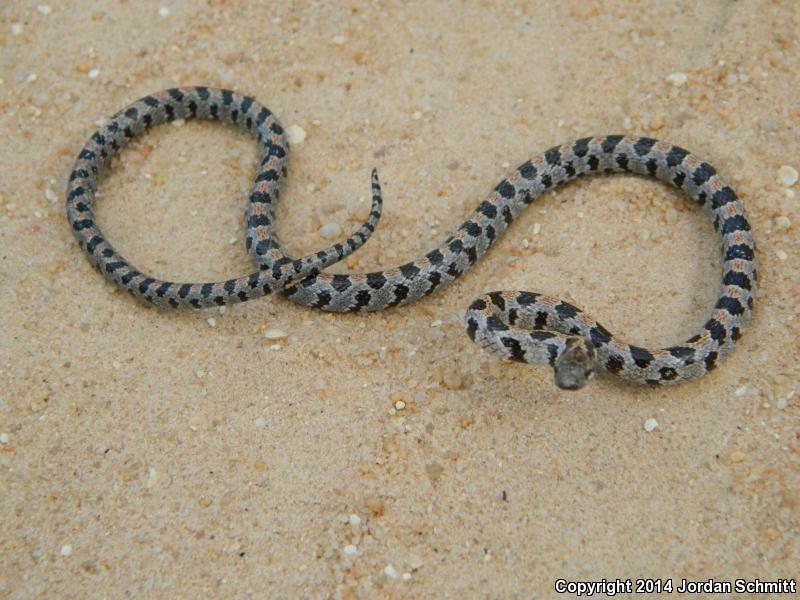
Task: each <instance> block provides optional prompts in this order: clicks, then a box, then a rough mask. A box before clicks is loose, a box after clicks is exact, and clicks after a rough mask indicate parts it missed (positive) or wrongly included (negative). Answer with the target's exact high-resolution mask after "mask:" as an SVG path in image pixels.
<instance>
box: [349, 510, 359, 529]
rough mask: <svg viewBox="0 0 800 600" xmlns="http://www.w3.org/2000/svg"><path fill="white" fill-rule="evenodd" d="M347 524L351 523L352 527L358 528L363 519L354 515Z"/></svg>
mask: <svg viewBox="0 0 800 600" xmlns="http://www.w3.org/2000/svg"><path fill="white" fill-rule="evenodd" d="M347 522H348V523H350V525H352V526H353V527H358V526H359V525H361V517H359V516H358V515H357V514H355V513H354V514H352V515H350V516H349V517H347Z"/></svg>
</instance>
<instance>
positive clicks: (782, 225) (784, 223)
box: [775, 215, 792, 231]
mask: <svg viewBox="0 0 800 600" xmlns="http://www.w3.org/2000/svg"><path fill="white" fill-rule="evenodd" d="M791 226H792V222H791V221H790V220H789V217H786V216H784V215H781V216H780V217H778V218H777V219H775V228H776V229H778V230H779V231H780V230H782V229H789V227H791Z"/></svg>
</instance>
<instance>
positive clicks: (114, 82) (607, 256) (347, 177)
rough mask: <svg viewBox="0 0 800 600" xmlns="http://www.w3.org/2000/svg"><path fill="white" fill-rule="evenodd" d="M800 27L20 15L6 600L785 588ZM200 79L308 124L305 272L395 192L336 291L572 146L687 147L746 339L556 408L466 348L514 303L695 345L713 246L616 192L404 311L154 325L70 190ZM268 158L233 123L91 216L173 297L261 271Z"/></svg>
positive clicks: (636, 14) (169, 152) (645, 340)
mask: <svg viewBox="0 0 800 600" xmlns="http://www.w3.org/2000/svg"><path fill="white" fill-rule="evenodd" d="M37 6H38V7H37ZM48 9H49V10H48ZM799 30H800V10H798V6H797V4H796V3H794V2H792V1H791V0H786V1H784V2H777V1H776V2H767V1H764V2H758V1H752V0H742V1H739V2H723V1H708V2H699V3H698V2H688V1H687V2H650V3H647V4H646V5H645V4H641V3H633V2H631V3H625V2H612V3H603V4H602V5H600V3H590V2H584V1H575V2H560V3H551V2H540V3H537V4H533V3H531V4H530V5H529V4H527V3H523V2H515V3H507V4H505V3H490V2H474V3H473V2H465V3H460V4H457V3H448V2H420V3H418V4H416V5H415V6H413V7H410V6H408V5H407V4H406V3H403V2H384V1H375V2H370V3H363V4H362V3H357V2H352V3H348V4H347V5H346V6H336V5H334V4H325V3H308V4H307V3H304V2H282V3H267V2H240V1H236V0H229V1H224V2H212V1H208V2H203V3H200V2H190V1H188V0H187V1H178V0H163V1H162V2H160V3H159V2H140V1H139V0H137V1H136V2H134V1H132V0H129V1H125V0H116V1H114V0H103V1H97V2H89V1H88V0H80V1H74V2H66V1H63V2H62V1H56V0H51V1H50V4H49V6H41V5H37V2H20V1H13V0H12V1H10V2H8V1H7V2H3V3H2V5H0V79H2V82H1V85H0V109H1V110H0V131H2V137H3V144H2V147H1V148H0V162H1V163H2V165H3V168H2V171H0V194H1V195H0V236H1V239H2V257H1V260H0V302H1V303H2V306H3V311H2V313H0V433H2V437H0V441H1V442H2V443H0V490H1V492H0V597H1V598H44V597H97V598H106V597H124V596H133V597H169V598H181V597H186V598H195V597H199V596H206V597H233V596H239V597H245V596H262V597H263V596H265V595H271V596H276V597H277V596H281V597H311V598H322V597H342V598H354V597H364V598H366V597H439V598H459V597H486V598H534V597H549V596H551V595H552V594H553V587H552V586H553V583H554V581H555V580H556V579H558V578H565V579H570V580H586V579H600V578H603V577H605V578H615V577H619V578H637V577H660V578H667V577H670V578H673V581H674V582H675V585H677V583H678V582H679V581H680V579H681V578H691V579H706V578H710V577H713V578H715V579H722V580H731V579H733V578H737V577H753V578H754V577H758V578H761V579H777V578H782V577H783V578H791V577H795V578H796V577H797V576H798V564H800V548H799V546H800V541H799V540H798V534H797V531H798V527H800V460H799V459H800V439H798V437H799V436H800V421H799V420H798V416H800V397H799V396H798V395H797V393H798V388H800V382H798V375H797V372H798V370H797V362H798V359H800V350H799V346H798V333H799V332H800V319H798V303H800V277H799V276H798V272H797V264H798V256H799V254H800V244H798V235H797V231H798V226H800V210H799V209H798V206H800V197H799V196H798V195H797V194H800V185H798V184H795V185H794V187H793V188H787V187H786V186H784V185H782V184H781V183H780V181H779V178H778V170H779V168H780V167H781V166H782V165H788V166H792V167H794V168H795V169H800V136H799V135H798V125H800V76H798V73H800V47H799V45H798V44H800V42H799V41H798V31H799ZM677 73H683V74H685V75H686V81H685V83H682V82H681V77H680V75H674V74H677ZM670 75H673V76H672V77H670ZM681 83H682V85H681ZM191 84H206V85H215V86H227V87H231V88H234V89H236V90H239V91H242V92H247V93H250V94H252V95H254V96H256V97H257V98H258V99H259V100H260V101H261V102H263V103H264V104H266V105H267V106H269V107H270V108H271V109H272V110H273V111H275V112H276V113H277V114H278V115H279V116H280V117H281V119H282V121H283V123H284V125H286V126H291V125H297V126H299V127H302V128H303V129H304V130H305V132H306V134H307V136H306V139H305V140H304V141H303V142H302V143H298V144H295V145H294V147H293V154H292V165H291V167H290V172H289V181H288V184H287V188H286V190H285V193H284V195H283V197H282V206H281V208H280V210H279V230H280V233H281V236H282V239H284V240H285V241H286V244H287V246H288V248H289V249H290V250H291V251H292V252H293V253H295V254H297V255H299V254H300V253H302V252H305V251H311V250H314V249H318V248H320V247H322V246H324V245H327V244H328V243H329V241H328V240H324V239H322V238H321V237H320V235H319V233H318V231H319V229H320V227H321V226H322V225H324V224H326V223H330V222H334V223H337V224H338V225H340V226H341V227H343V228H344V229H350V228H353V227H354V226H355V224H356V222H357V221H358V220H359V219H360V218H361V217H363V216H364V215H366V213H367V211H368V201H367V196H368V191H369V172H370V169H371V168H372V167H373V166H377V167H378V168H379V169H380V172H381V175H382V180H383V185H384V192H385V196H386V201H387V205H386V209H385V216H384V218H383V221H382V223H381V225H380V228H379V231H378V232H377V233H376V234H375V236H374V238H373V239H372V240H371V241H370V242H369V243H368V244H367V245H366V246H365V247H364V248H363V249H362V250H360V251H359V252H358V253H357V254H356V255H355V256H353V257H352V259H351V260H350V261H348V262H347V264H342V265H337V268H335V269H333V270H334V271H339V272H341V271H345V270H354V271H359V270H365V269H372V268H376V267H389V266H392V265H395V264H399V263H400V262H401V261H405V260H407V259H411V258H413V257H415V256H416V255H418V254H420V253H422V252H424V251H427V250H429V249H430V248H432V247H433V246H434V245H435V244H436V243H438V242H439V241H441V240H442V239H443V238H444V237H445V236H446V234H447V232H448V231H449V230H451V229H454V228H455V227H456V226H457V225H459V224H460V223H461V221H462V219H463V217H464V216H465V215H466V214H467V213H468V212H469V211H470V210H471V209H472V208H473V207H474V206H475V205H476V204H477V202H478V201H479V200H480V199H481V198H482V196H483V195H484V194H485V193H487V192H488V191H489V190H491V188H492V187H493V186H494V185H495V183H496V182H497V181H499V179H500V178H501V177H502V176H503V175H505V174H506V173H507V172H508V171H509V167H510V166H514V165H516V164H518V163H521V162H523V161H524V160H525V159H527V158H528V156H530V155H532V154H533V153H535V152H538V151H541V150H543V149H545V148H548V147H550V146H552V145H554V144H556V143H560V142H564V141H569V140H571V139H574V138H577V137H581V136H585V135H593V134H606V133H616V132H630V133H637V134H647V135H652V136H655V137H659V138H662V139H666V140H669V141H672V142H674V143H677V144H680V145H681V146H684V147H686V148H689V149H691V150H692V151H693V152H695V153H696V154H698V155H699V156H701V157H703V158H704V159H706V160H708V161H709V162H711V163H712V164H713V165H715V166H716V167H717V169H718V170H719V171H720V172H721V173H722V174H723V175H724V176H725V177H727V178H728V179H729V180H731V181H732V183H733V184H734V186H735V188H736V190H737V191H738V193H739V195H740V196H741V197H742V198H743V200H744V201H745V204H746V207H747V209H748V216H749V218H750V220H751V224H752V226H753V229H754V232H755V234H756V238H757V241H758V244H759V250H760V253H759V257H758V259H759V262H760V275H761V288H760V292H759V297H758V300H757V303H756V312H755V316H754V318H753V320H752V322H751V325H750V328H749V330H748V331H747V333H746V335H745V336H744V337H743V339H742V341H741V342H740V343H739V346H738V348H737V349H736V351H735V352H734V353H733V354H732V355H731V356H730V358H729V359H728V360H727V361H725V362H724V363H723V364H722V365H721V366H720V368H719V369H717V370H716V371H714V372H713V373H711V374H710V375H708V376H706V377H704V378H702V379H701V380H698V381H696V382H693V383H690V384H687V385H684V386H680V387H672V388H658V389H652V388H646V389H645V388H640V387H636V386H631V385H623V384H620V383H619V382H618V381H616V380H614V379H612V378H609V377H602V378H600V379H599V380H597V381H595V382H593V383H592V384H591V385H590V386H588V387H587V388H585V389H584V390H582V391H580V392H577V393H564V392H560V391H558V390H557V389H556V388H555V387H554V386H553V383H552V374H551V373H550V372H548V370H546V369H543V368H531V367H525V366H521V365H504V364H501V363H500V362H498V361H496V360H495V359H494V358H492V357H491V356H488V355H485V354H484V353H482V352H481V351H480V349H479V348H477V347H476V346H474V345H472V344H470V342H469V340H468V339H467V337H466V336H465V335H464V334H463V332H462V328H461V324H460V321H461V315H462V314H463V310H464V308H465V306H466V305H467V303H468V302H469V300H470V299H471V298H472V297H474V296H476V295H477V294H479V293H481V292H483V291H487V290H492V289H503V288H511V289H514V288H521V289H531V290H540V291H547V292H550V293H553V294H558V295H561V296H564V297H566V298H568V299H571V300H572V301H574V302H575V303H577V304H578V305H579V306H582V307H584V308H585V309H586V310H587V311H589V312H590V313H592V314H593V315H594V316H596V317H597V318H599V319H600V320H601V321H602V322H603V323H604V324H605V325H606V326H607V327H608V328H609V329H611V330H612V331H614V332H615V333H616V334H618V335H621V336H622V337H624V338H626V339H629V340H631V341H633V342H636V343H640V344H647V345H651V346H656V347H658V346H659V345H662V346H663V345H669V344H673V343H677V342H680V341H681V340H683V339H685V338H686V337H688V336H689V335H691V334H693V333H694V330H695V329H697V328H698V327H699V325H700V324H701V323H702V322H703V321H704V320H705V318H706V315H707V313H708V311H709V310H710V307H711V306H712V305H713V303H714V300H715V298H716V294H717V289H718V285H719V271H720V264H721V263H720V260H719V257H718V242H717V240H716V237H715V236H714V235H713V229H712V227H711V225H710V223H708V221H707V219H706V218H705V215H704V214H702V213H701V212H700V211H699V210H697V209H695V208H694V207H693V206H690V205H689V204H690V203H689V202H687V200H686V198H684V197H682V196H681V195H680V194H678V193H677V192H675V191H672V190H670V189H667V187H666V186H663V185H661V184H658V183H655V182H652V181H647V180H643V179H637V178H633V177H624V176H614V177H598V178H594V179H587V180H582V181H580V182H578V183H576V184H572V185H570V186H568V187H566V188H563V189H560V190H557V191H555V192H553V193H549V194H547V195H546V196H544V197H543V198H542V199H540V201H539V202H537V203H536V204H535V205H534V206H533V207H531V208H530V209H529V210H528V211H527V212H526V213H525V214H524V215H523V216H522V217H521V218H520V219H519V221H518V222H517V223H516V224H514V226H513V227H512V228H511V229H510V231H509V232H508V233H507V234H506V235H505V236H504V238H503V239H502V240H501V241H500V242H499V243H498V244H497V245H496V247H495V248H494V249H493V250H492V251H491V253H490V254H489V255H488V256H487V257H486V258H485V259H484V260H482V261H481V262H480V264H478V265H477V266H476V267H475V268H473V269H472V270H471V271H470V272H469V273H468V274H466V275H465V276H464V277H463V278H461V279H460V280H459V281H458V282H456V283H455V284H453V285H452V286H450V287H449V288H447V289H445V290H442V291H440V292H437V293H436V294H435V295H433V296H432V297H430V298H427V299H425V300H423V301H420V302H418V303H416V304H413V305H411V306H407V307H403V308H400V309H396V310H392V311H386V312H384V313H381V314H371V315H345V316H342V315H329V314H322V313H319V312H314V311H311V310H307V309H304V308H302V307H298V306H295V305H294V304H292V303H290V302H288V301H286V300H285V299H284V298H282V297H280V296H279V295H276V296H272V297H268V298H265V299H261V300H256V301H253V302H249V303H246V304H244V305H239V306H235V307H232V308H230V309H229V310H227V312H225V314H220V313H219V312H218V311H207V312H194V313H173V312H159V311H157V310H154V309H149V308H146V307H144V306H141V305H139V304H137V303H136V302H135V301H133V300H132V299H130V298H129V297H127V295H125V294H123V293H121V292H119V291H118V290H117V289H116V288H114V287H113V286H112V285H111V284H108V283H106V282H105V280H104V279H103V278H102V277H101V276H100V275H99V274H97V273H96V272H95V271H93V270H92V268H91V267H90V265H89V263H88V262H87V261H86V260H85V258H84V257H83V255H82V254H81V252H80V250H79V248H78V246H77V244H76V243H75V242H74V240H73V238H72V236H71V233H70V230H69V227H68V226H67V223H66V220H65V218H64V208H63V201H64V199H63V190H64V189H65V185H66V178H67V176H68V174H69V172H70V170H71V165H72V162H73V160H74V158H75V156H76V154H77V152H78V150H79V149H80V148H81V146H82V145H83V143H84V141H85V140H86V139H87V137H88V136H89V135H90V134H91V133H92V131H93V130H94V128H95V123H96V122H97V121H98V120H100V119H102V118H103V117H105V116H108V115H110V114H112V113H113V112H115V111H116V110H118V109H119V108H121V107H122V106H124V105H125V104H127V103H128V102H130V101H132V100H134V99H136V98H138V97H140V96H142V95H144V94H146V93H148V92H151V91H156V90H160V89H162V88H165V87H173V86H176V85H191ZM255 159H256V149H255V144H254V143H253V142H252V140H250V139H248V138H247V136H245V135H242V134H240V133H238V132H236V131H233V130H231V129H228V128H225V127H222V126H220V125H214V124H207V123H188V124H186V125H184V126H183V127H174V126H164V127H160V128H157V129H156V130H154V131H152V132H151V133H150V134H148V135H147V136H146V137H144V138H143V139H141V140H139V141H137V142H136V143H134V144H133V145H132V147H131V148H130V149H129V150H126V152H125V153H124V154H123V155H122V157H121V159H120V160H119V161H118V162H117V163H116V165H115V168H114V169H113V171H112V173H111V174H110V176H108V177H107V178H106V179H105V180H104V182H103V185H102V187H101V192H102V197H101V198H100V201H99V209H98V212H99V215H98V219H99V222H100V223H101V226H102V227H103V228H104V230H105V231H106V233H107V235H108V237H109V239H111V240H113V242H114V243H115V244H116V245H117V247H118V248H120V249H121V250H122V252H123V253H124V254H125V255H126V256H128V258H130V259H131V260H132V261H133V262H134V263H135V264H136V265H137V266H139V267H140V268H142V269H145V270H147V271H150V272H152V273H153V274H155V275H157V276H161V277H166V278H175V279H184V280H194V279H198V280H208V279H214V278H227V277H230V276H232V275H239V274H245V273H247V272H249V270H250V269H251V267H250V266H249V264H248V260H247V257H246V252H245V250H244V248H243V243H242V241H241V240H242V233H243V219H242V214H243V208H244V201H245V198H246V192H247V190H248V188H249V186H250V180H251V177H252V175H253V172H254V161H255ZM787 219H788V221H787ZM275 329H279V330H282V331H283V332H285V333H286V334H287V337H285V338H283V339H278V340H274V339H268V337H267V336H266V335H265V333H266V332H268V331H270V330H275ZM399 400H402V402H404V403H405V407H404V408H402V409H401V410H397V409H396V408H395V403H396V402H398V401H399ZM398 406H402V404H400V405H398ZM651 418H652V419H656V420H657V422H658V427H657V428H656V429H655V430H654V431H652V432H649V433H648V432H646V431H645V429H644V427H643V424H644V423H645V421H646V420H647V419H651Z"/></svg>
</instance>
